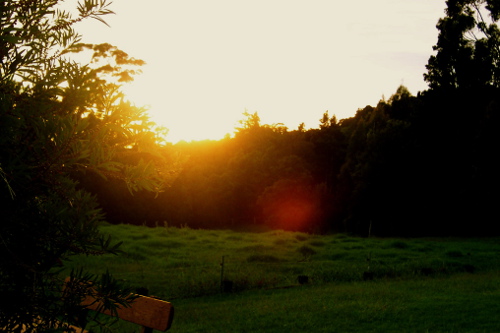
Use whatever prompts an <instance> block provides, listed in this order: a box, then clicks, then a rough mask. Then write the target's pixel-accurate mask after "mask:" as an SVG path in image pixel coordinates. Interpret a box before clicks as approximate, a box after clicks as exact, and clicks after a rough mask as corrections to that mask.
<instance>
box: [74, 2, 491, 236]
mask: <svg viewBox="0 0 500 333" xmlns="http://www.w3.org/2000/svg"><path fill="white" fill-rule="evenodd" d="M447 4H448V8H447V13H446V14H447V15H446V17H445V18H443V19H441V20H440V21H439V23H438V25H437V27H438V30H439V36H438V42H437V44H436V46H435V47H434V49H435V50H436V51H437V52H436V55H433V56H431V57H430V59H429V62H428V65H427V69H428V72H427V73H426V74H425V75H424V76H425V79H426V80H427V82H428V83H429V87H430V88H429V89H428V90H427V91H424V92H419V93H418V94H417V96H412V95H411V94H410V92H409V91H408V90H407V89H406V88H405V87H403V86H401V87H399V88H398V89H397V91H396V92H395V93H394V94H393V95H392V96H391V97H390V98H389V99H388V100H381V101H380V102H379V103H378V104H377V105H376V106H366V107H364V108H362V109H359V110H358V111H357V112H356V114H355V116H353V117H351V118H347V119H342V120H337V119H336V117H335V116H330V115H329V114H328V112H325V113H324V115H323V118H322V119H320V122H319V128H318V129H310V130H305V129H304V128H303V126H299V128H298V129H297V130H289V129H287V128H285V127H283V126H281V125H279V124H275V125H268V124H261V123H260V120H259V117H258V114H257V113H253V114H250V113H245V116H246V118H245V119H243V120H242V121H241V123H242V126H241V127H240V128H237V129H236V132H235V135H234V137H233V138H226V139H224V140H220V141H206V142H191V143H186V142H181V143H178V144H176V145H174V146H171V147H170V149H171V152H172V153H173V154H178V156H180V157H181V158H182V159H184V160H185V163H184V164H183V165H182V171H181V173H180V174H179V175H178V177H177V179H176V180H175V181H174V182H173V183H172V184H171V186H170V187H167V188H165V189H164V191H163V192H162V193H160V194H159V196H158V197H156V198H154V197H153V194H150V193H139V194H136V195H135V196H131V195H129V194H128V193H127V191H126V190H125V186H124V185H123V184H122V183H119V182H108V183H103V182H102V180H101V179H100V178H98V177H95V178H93V179H90V178H86V179H85V181H83V182H82V183H84V184H85V186H86V188H88V189H90V190H91V191H92V192H94V193H97V194H98V196H99V201H100V203H101V205H102V207H103V208H104V210H105V212H106V214H107V220H108V221H110V222H112V223H132V224H146V225H149V226H154V225H155V224H156V223H163V222H164V221H166V222H167V223H168V224H169V225H177V226H181V225H186V224H187V225H189V226H191V227H195V228H234V229H248V228H249V227H255V226H262V225H264V226H266V227H270V228H278V229H286V230H301V231H310V232H350V233H354V234H358V235H365V236H366V235H368V234H369V233H371V234H372V235H378V236H395V235H399V236H429V235H435V236H437V235H464V236H466V235H491V234H496V233H497V232H498V230H499V228H498V227H497V223H496V222H494V220H495V219H493V218H492V216H495V214H496V203H497V202H498V199H499V195H498V188H499V185H500V184H499V173H498V170H499V167H500V164H499V163H500V162H499V161H500V159H499V158H498V157H497V155H498V134H497V133H498V128H499V125H500V123H499V115H500V89H499V88H500V66H499V61H500V36H499V29H498V26H497V25H496V24H495V23H493V24H491V25H489V23H488V22H489V21H488V20H492V21H493V22H496V20H497V19H498V15H499V13H498V11H499V8H498V2H497V1H486V2H485V1H456V0H455V1H447ZM480 7H481V8H482V9H481V11H479V8H480ZM486 13H488V14H490V18H488V16H487V15H486Z"/></svg>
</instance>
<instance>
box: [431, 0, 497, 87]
mask: <svg viewBox="0 0 500 333" xmlns="http://www.w3.org/2000/svg"><path fill="white" fill-rule="evenodd" d="M446 5H447V8H446V17H444V18H442V19H440V20H439V22H438V24H437V28H438V30H439V35H438V41H437V44H436V45H435V46H434V50H435V51H436V52H437V53H436V55H433V56H431V57H430V58H429V62H428V64H427V70H428V72H427V73H426V74H424V78H425V80H426V81H427V82H428V83H429V85H430V87H431V88H459V87H461V88H469V87H482V86H485V85H492V86H494V87H500V30H499V28H498V25H497V22H498V20H499V18H500V2H499V1H498V0H448V1H446Z"/></svg>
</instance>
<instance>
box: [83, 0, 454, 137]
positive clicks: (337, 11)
mask: <svg viewBox="0 0 500 333" xmlns="http://www.w3.org/2000/svg"><path fill="white" fill-rule="evenodd" d="M110 9H112V10H113V11H114V12H115V13H116V15H110V16H106V17H105V20H106V21H107V23H108V24H109V25H110V27H107V26H105V25H103V24H101V23H99V22H97V21H95V20H91V21H88V22H85V23H79V24H77V25H76V26H75V28H76V29H77V31H79V32H80V33H81V34H82V35H83V37H84V38H83V41H84V42H87V43H103V42H107V43H110V44H113V45H116V46H118V47H119V48H120V49H122V50H123V51H125V52H127V53H128V54H129V55H130V56H132V57H134V58H139V59H142V60H144V61H146V63H147V64H146V65H145V66H143V68H142V71H143V73H142V74H141V75H140V76H138V77H137V78H136V79H135V81H134V82H133V83H132V84H129V85H127V86H126V87H124V90H125V92H126V94H127V97H128V98H129V99H130V100H131V101H132V102H133V103H135V104H136V105H137V106H148V107H149V114H150V116H151V118H152V119H153V120H154V121H155V122H157V123H158V124H160V125H163V126H165V127H167V128H168V129H169V134H168V136H167V141H171V142H177V141H179V140H186V141H191V140H203V139H216V140H217V139H221V138H223V137H224V136H225V134H227V133H229V134H233V132H234V128H235V127H236V126H238V121H240V120H242V119H244V116H243V113H244V112H245V111H247V112H250V113H253V112H258V114H259V116H260V118H261V122H262V123H264V124H276V123H283V124H284V125H285V126H287V127H288V128H289V129H290V130H294V129H297V127H298V126H299V125H300V124H301V123H305V125H306V129H307V128H317V127H318V126H319V119H320V118H321V117H322V115H323V113H324V112H325V111H328V113H329V115H330V116H332V115H336V117H337V118H338V119H343V118H348V117H352V116H354V114H355V113H356V111H357V110H358V109H359V108H364V107H365V106H366V105H373V106H374V105H376V104H377V103H378V101H380V100H381V99H382V98H384V97H385V98H387V99H388V98H389V97H390V96H391V95H392V94H393V93H395V92H396V89H397V88H398V86H400V85H401V84H403V85H405V86H406V87H407V88H408V89H409V90H410V92H411V93H413V94H417V92H418V91H422V90H425V89H426V88H427V84H426V83H425V82H424V80H423V73H424V72H425V65H426V63H427V60H428V58H429V56H430V55H432V54H433V50H432V46H433V45H434V44H435V43H436V41H437V34H438V31H437V29H436V23H437V21H438V19H439V18H440V17H443V16H444V9H445V0H377V1H373V0H358V1H334V0H252V1H243V0H210V1H208V0H141V1H132V0H114V1H113V3H112V4H111V6H110Z"/></svg>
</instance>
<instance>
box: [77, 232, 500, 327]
mask: <svg viewBox="0 0 500 333" xmlns="http://www.w3.org/2000/svg"><path fill="white" fill-rule="evenodd" d="M102 231H103V232H104V233H109V234H111V235H113V237H114V238H115V239H116V240H120V241H124V244H123V247H122V249H123V250H124V254H122V255H120V256H103V257H98V258H92V257H79V258H77V259H75V260H73V261H72V262H71V263H69V266H70V267H82V266H83V267H85V268H86V269H87V270H90V271H93V272H96V273H97V272H103V271H105V270H106V269H109V271H111V272H112V273H113V275H114V276H115V277H117V278H119V279H122V280H124V281H126V282H127V283H128V284H130V285H132V286H134V287H146V288H148V289H149V290H150V293H151V294H153V295H156V296H158V297H160V298H162V299H165V300H169V301H171V302H172V303H173V304H174V306H175V311H176V312H175V313H176V314H175V318H174V324H173V327H172V329H171V331H172V332H304V331H305V332H496V331H500V319H497V318H500V316H498V314H499V313H500V273H499V272H500V256H499V254H500V240H499V239H377V238H370V239H363V238H356V237H350V236H346V235H327V236H319V235H310V234H304V233H297V232H284V231H268V232H262V233H250V232H235V231H227V230H217V231H214V230H193V229H189V228H169V227H158V228H145V227H140V226H131V225H118V226H112V225H104V226H103V227H102ZM223 258H224V259H223ZM222 260H224V266H223V267H221V262H222ZM221 274H222V276H221ZM299 275H304V276H307V277H308V278H309V283H308V284H306V285H302V286H300V285H299V284H298V282H297V277H298V276H299ZM221 278H222V279H224V280H230V281H231V282H232V283H233V288H232V291H233V292H232V293H222V294H221V293H220V281H221ZM114 331H116V332H136V331H138V330H134V327H133V326H132V327H131V326H128V325H124V326H123V325H121V324H118V326H115V328H114Z"/></svg>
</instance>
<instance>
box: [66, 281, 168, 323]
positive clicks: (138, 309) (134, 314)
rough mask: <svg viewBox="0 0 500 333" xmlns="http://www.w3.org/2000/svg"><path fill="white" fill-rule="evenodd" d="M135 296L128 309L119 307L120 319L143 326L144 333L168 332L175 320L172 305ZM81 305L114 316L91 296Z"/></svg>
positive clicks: (150, 298)
mask: <svg viewBox="0 0 500 333" xmlns="http://www.w3.org/2000/svg"><path fill="white" fill-rule="evenodd" d="M69 281H70V278H66V283H68V282H69ZM135 296H136V298H134V300H133V301H132V302H130V303H129V306H128V307H118V308H117V309H116V315H117V316H118V318H120V319H123V320H126V321H128V322H131V323H134V324H138V325H140V326H142V327H143V331H145V329H148V330H147V331H151V330H153V329H155V330H158V331H166V330H168V329H169V328H170V326H171V325H172V321H173V319H174V307H173V306H172V304H171V303H169V302H165V301H163V300H161V299H157V298H153V297H148V296H142V295H135ZM81 305H82V306H84V307H85V308H87V309H89V310H94V311H98V312H100V313H104V314H106V315H108V316H113V315H114V314H113V313H112V312H111V311H109V310H105V309H104V307H103V306H102V302H101V301H99V300H96V299H95V298H94V297H92V296H90V295H88V296H86V297H85V299H84V300H83V301H82V302H81Z"/></svg>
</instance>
